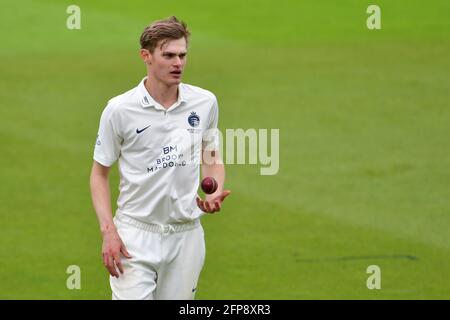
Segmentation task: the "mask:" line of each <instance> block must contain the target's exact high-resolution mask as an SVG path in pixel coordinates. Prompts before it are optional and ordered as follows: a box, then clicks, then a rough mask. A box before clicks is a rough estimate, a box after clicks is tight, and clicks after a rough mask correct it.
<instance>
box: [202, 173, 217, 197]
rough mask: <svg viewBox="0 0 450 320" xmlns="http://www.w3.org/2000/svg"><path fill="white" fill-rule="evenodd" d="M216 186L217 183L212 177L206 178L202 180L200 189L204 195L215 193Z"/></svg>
mask: <svg viewBox="0 0 450 320" xmlns="http://www.w3.org/2000/svg"><path fill="white" fill-rule="evenodd" d="M217 186H218V184H217V181H216V179H214V178H213V177H206V178H204V179H203V180H202V184H201V187H202V190H203V192H204V193H206V194H211V193H214V192H216V190H217Z"/></svg>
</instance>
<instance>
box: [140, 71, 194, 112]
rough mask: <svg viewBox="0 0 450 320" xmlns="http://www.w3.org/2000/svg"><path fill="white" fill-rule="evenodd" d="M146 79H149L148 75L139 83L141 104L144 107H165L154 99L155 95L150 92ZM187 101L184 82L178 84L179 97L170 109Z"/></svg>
mask: <svg viewBox="0 0 450 320" xmlns="http://www.w3.org/2000/svg"><path fill="white" fill-rule="evenodd" d="M145 80H147V76H146V77H144V79H142V81H141V82H140V83H139V85H138V92H139V101H140V103H141V106H142V107H143V108H149V107H155V108H156V109H164V110H165V108H164V107H163V106H161V105H160V104H159V103H158V102H156V101H155V99H153V97H152V96H151V95H150V93H149V92H148V90H147V88H146V87H145ZM183 102H184V103H185V102H187V101H186V94H185V93H184V89H183V84H182V83H180V84H179V85H178V99H177V102H175V103H174V104H173V105H172V106H171V107H170V108H169V109H168V110H172V109H174V108H176V107H178V106H179V105H181V104H182V103H183Z"/></svg>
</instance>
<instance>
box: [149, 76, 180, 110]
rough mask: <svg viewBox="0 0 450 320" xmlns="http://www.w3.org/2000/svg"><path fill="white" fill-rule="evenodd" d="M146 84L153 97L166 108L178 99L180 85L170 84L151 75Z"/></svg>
mask: <svg viewBox="0 0 450 320" xmlns="http://www.w3.org/2000/svg"><path fill="white" fill-rule="evenodd" d="M144 85H145V88H146V89H147V91H148V92H149V93H150V95H151V96H152V98H153V99H155V101H156V102H158V103H159V104H160V105H162V106H163V107H164V108H166V109H167V108H169V107H170V106H171V105H173V104H174V103H175V102H176V101H177V100H178V85H172V86H168V85H166V84H164V83H162V82H160V81H158V80H156V79H155V78H153V77H151V76H150V75H148V77H147V80H145V83H144Z"/></svg>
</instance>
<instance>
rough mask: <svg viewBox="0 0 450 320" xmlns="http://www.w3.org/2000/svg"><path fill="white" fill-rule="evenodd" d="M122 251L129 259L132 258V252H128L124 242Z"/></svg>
mask: <svg viewBox="0 0 450 320" xmlns="http://www.w3.org/2000/svg"><path fill="white" fill-rule="evenodd" d="M120 252H122V254H123V256H124V257H125V258H127V259H131V258H132V257H131V254H130V253H129V252H128V250H127V248H126V247H125V245H124V244H123V243H122V247H121V248H120Z"/></svg>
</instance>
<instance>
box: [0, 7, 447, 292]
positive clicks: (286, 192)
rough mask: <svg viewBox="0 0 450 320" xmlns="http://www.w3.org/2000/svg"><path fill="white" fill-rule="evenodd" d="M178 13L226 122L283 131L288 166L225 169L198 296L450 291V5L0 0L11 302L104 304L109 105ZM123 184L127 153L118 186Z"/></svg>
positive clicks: (0, 236)
mask: <svg viewBox="0 0 450 320" xmlns="http://www.w3.org/2000/svg"><path fill="white" fill-rule="evenodd" d="M70 4H77V5H79V6H80V8H81V19H82V20H81V30H68V29H67V28H66V19H67V17H68V14H67V13H66V8H67V6H68V5H70ZM369 4H378V5H379V6H380V7H381V21H382V29H381V30H368V29H367V27H366V19H367V17H368V14H367V13H366V8H367V6H368V5H369ZM173 14H175V15H177V16H178V17H180V18H181V19H183V20H185V21H186V22H187V23H188V26H189V28H190V29H191V31H192V39H191V46H190V53H189V59H188V60H189V62H188V66H187V71H186V74H185V76H184V79H183V82H186V83H190V84H194V85H198V86H200V87H204V88H207V89H209V90H211V91H213V92H214V93H216V95H217V97H218V99H219V105H220V127H221V129H226V128H244V129H248V128H279V129H280V171H279V173H278V174H277V175H274V176H261V175H259V169H260V166H258V165H229V166H227V187H228V188H229V189H231V190H232V192H233V193H232V195H231V196H230V197H229V198H228V199H227V201H226V203H225V207H224V210H223V211H222V212H221V213H220V214H217V215H214V216H206V217H204V218H203V220H202V222H203V225H204V228H205V233H206V246H207V257H206V263H205V267H204V269H203V271H202V275H201V278H200V283H199V288H198V294H197V296H196V297H197V298H198V299H449V298H450V278H449V277H448V271H449V270H450V83H449V74H450V59H449V54H448V52H449V51H450V2H449V1H447V0H432V1H427V2H424V1H419V0H391V1H388V0H376V1H365V0H361V1H357V0H353V1H351V0H345V1H344V0H341V1H338V0H326V1H313V0H308V1H298V0H291V1H230V0H226V1H206V0H202V1H200V0H199V1H177V2H176V3H175V2H170V3H167V2H165V1H157V2H156V1H133V2H128V3H127V4H123V2H122V1H98V3H93V1H87V0H79V1H76V3H75V2H73V1H66V0H64V1H56V0H53V1H50V0H45V1H39V2H37V1H31V0H20V1H15V2H8V3H2V5H1V10H0V34H1V44H0V118H1V120H2V125H1V126H0V137H1V151H2V152H1V157H0V167H1V169H0V170H1V175H0V178H1V182H2V183H1V185H0V195H1V196H0V197H1V205H0V212H1V213H0V245H1V249H0V277H1V281H0V298H1V299H109V298H110V289H109V283H108V277H107V273H106V270H105V269H104V267H103V265H102V261H101V236H100V233H99V228H98V224H97V220H96V217H95V213H94V210H93V208H92V205H91V199H90V192H89V173H90V168H91V164H92V155H93V147H94V143H95V138H96V134H97V128H98V122H99V117H100V114H101V112H102V110H103V108H104V107H105V104H106V102H107V101H108V99H109V98H110V97H113V96H115V95H117V94H120V93H122V92H124V91H126V90H128V89H130V88H132V87H134V86H135V85H137V83H138V82H139V81H140V80H141V78H142V77H143V76H144V75H145V69H144V65H143V64H142V62H141V60H140V58H139V56H138V49H139V47H138V38H139V35H140V33H141V32H142V30H143V28H144V27H145V26H146V25H147V24H148V23H149V22H151V21H153V20H155V19H160V18H164V17H167V16H170V15H173ZM117 183H118V174H117V172H116V166H115V168H114V174H113V176H112V179H111V188H112V190H113V198H114V199H115V198H116V196H117ZM69 265H78V266H80V268H81V286H82V288H81V290H68V289H67V288H66V279H67V277H68V274H66V268H67V267H68V266H69ZM369 265H378V266H380V268H381V277H382V280H381V287H382V288H381V290H369V289H367V287H366V280H367V278H368V277H369V274H367V273H366V269H367V267H368V266H369Z"/></svg>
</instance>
